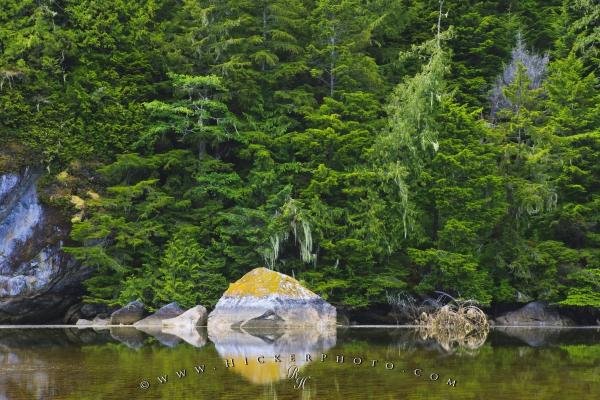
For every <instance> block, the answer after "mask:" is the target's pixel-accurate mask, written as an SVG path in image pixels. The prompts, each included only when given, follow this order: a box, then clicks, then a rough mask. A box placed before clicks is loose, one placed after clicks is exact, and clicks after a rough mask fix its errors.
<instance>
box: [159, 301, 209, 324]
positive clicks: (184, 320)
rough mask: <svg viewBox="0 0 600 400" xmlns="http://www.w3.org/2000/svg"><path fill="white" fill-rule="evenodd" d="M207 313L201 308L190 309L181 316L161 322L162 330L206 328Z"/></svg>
mask: <svg viewBox="0 0 600 400" xmlns="http://www.w3.org/2000/svg"><path fill="white" fill-rule="evenodd" d="M207 319H208V313H207V312H206V308H204V307H203V306H196V307H192V308H190V309H189V310H187V311H186V312H184V313H183V314H181V315H179V316H177V317H175V318H168V319H163V320H162V326H163V328H187V327H196V326H206V320H207Z"/></svg>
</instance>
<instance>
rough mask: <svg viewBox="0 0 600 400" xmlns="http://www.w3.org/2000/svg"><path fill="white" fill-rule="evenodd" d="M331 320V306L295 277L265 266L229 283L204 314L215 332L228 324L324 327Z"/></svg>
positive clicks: (231, 325)
mask: <svg viewBox="0 0 600 400" xmlns="http://www.w3.org/2000/svg"><path fill="white" fill-rule="evenodd" d="M335 324H336V310H335V307H333V306H332V305H331V304H329V303H327V302H326V301H325V300H323V299H322V298H320V297H319V296H317V295H316V294H315V293H313V292H311V291H310V290H308V289H306V288H305V287H303V286H302V285H301V284H300V282H298V281H297V280H295V279H293V278H291V277H289V276H287V275H284V274H281V273H279V272H275V271H271V270H269V269H266V268H256V269H253V270H252V271H250V272H248V273H247V274H246V275H244V276H243V277H242V278H240V279H239V280H238V281H236V282H235V283H232V284H230V285H229V289H227V291H226V292H225V293H224V294H223V296H222V297H221V299H220V300H219V302H218V303H217V305H216V306H215V309H214V310H213V312H211V313H210V315H209V316H208V330H209V332H211V331H212V332H213V333H214V334H216V335H219V331H223V332H226V331H228V330H229V329H230V328H231V327H241V328H254V327H263V328H273V327H281V328H289V327H310V328H311V329H316V330H327V329H328V328H329V327H331V326H335Z"/></svg>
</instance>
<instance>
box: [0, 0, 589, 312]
mask: <svg viewBox="0 0 600 400" xmlns="http://www.w3.org/2000/svg"><path fill="white" fill-rule="evenodd" d="M596 3H597V2H594V1H590V0H577V1H566V0H565V1H562V0H552V1H539V0H527V1H521V2H514V1H500V2H497V1H487V0H466V1H458V0H446V1H444V2H440V1H439V0H437V1H436V0H423V1H395V0H373V1H359V0H335V1H320V0H319V1H303V0H285V1H284V0H260V1H250V0H242V1H237V0H236V1H233V0H205V1H200V2H199V1H195V0H184V1H173V0H133V1H124V0H115V1H113V2H111V4H110V7H106V6H104V5H103V4H101V3H99V2H95V1H91V0H83V1H75V0H63V1H60V2H57V1H50V0H39V1H31V0H25V1H16V0H5V1H4V2H3V7H2V10H0V170H2V171H4V170H14V169H18V168H20V167H23V166H24V165H29V164H32V163H37V164H39V165H36V166H37V167H42V168H44V169H45V170H46V171H48V174H47V176H45V177H44V182H45V185H46V186H47V188H46V191H47V192H48V193H47V195H46V196H45V197H47V198H48V199H49V200H50V201H51V202H52V203H53V204H69V200H70V197H69V196H70V195H74V194H76V195H78V196H82V197H85V198H86V202H85V208H84V209H83V210H82V211H81V212H82V213H83V214H82V216H83V218H82V219H81V220H80V221H78V222H77V219H76V220H75V221H76V222H75V223H74V224H73V227H72V232H71V237H72V239H73V242H72V243H69V245H70V246H69V247H68V248H67V251H69V252H70V253H71V254H73V255H74V256H75V257H76V258H77V259H78V260H79V261H80V262H82V263H84V264H86V265H89V266H90V267H93V268H94V270H95V273H94V276H93V277H92V278H90V279H89V280H88V281H87V282H86V287H87V293H86V300H88V301H94V302H106V303H110V304H122V303H124V302H127V301H129V300H131V299H134V298H140V299H142V300H144V302H146V303H148V304H149V305H150V306H152V307H158V306H160V305H161V304H163V303H165V302H169V301H172V300H177V301H179V302H180V303H181V304H183V305H186V306H188V305H193V304H195V303H204V304H205V305H212V304H214V302H215V301H216V300H217V299H218V297H219V295H220V293H221V292H222V290H223V289H224V288H225V286H226V282H229V281H232V280H235V279H237V278H239V277H240V276H241V275H242V274H243V273H245V272H247V271H248V270H250V269H251V268H254V267H256V266H259V265H262V264H266V265H267V266H269V267H271V268H273V269H277V270H279V271H282V272H285V273H288V274H291V275H294V276H296V277H298V278H299V279H301V280H302V281H303V282H304V283H305V284H306V285H307V286H309V287H310V288H311V289H313V290H315V291H316V292H318V293H319V294H320V295H322V296H324V297H325V298H327V299H328V300H329V301H331V302H333V303H335V304H339V305H345V306H349V307H355V308H361V307H368V306H370V305H372V304H376V303H382V302H385V301H386V293H392V292H394V291H398V290H403V291H407V292H412V294H419V295H422V296H427V295H431V294H432V293H433V292H435V291H437V290H443V291H446V292H448V293H450V294H451V295H453V296H456V297H463V298H466V297H472V298H475V299H476V300H478V301H480V302H481V303H483V304H490V303H492V302H515V301H525V300H528V299H544V300H548V301H551V302H556V303H560V304H564V305H573V306H598V303H599V302H600V301H599V299H598V296H597V293H598V286H597V278H598V274H597V271H598V268H599V261H598V260H599V259H600V252H599V250H598V249H599V247H600V221H599V220H598V215H600V194H599V192H598V188H600V181H599V180H600V169H599V168H600V163H598V159H600V130H599V129H600V95H599V94H598V93H599V92H598V85H599V83H598V65H599V64H598V45H597V44H598V23H597V20H598V18H599V15H600V13H599V8H598V5H597V4H596ZM517 37H518V38H519V39H518V40H517V44H516V46H515V38H517ZM521 39H522V40H521ZM536 54H543V56H536ZM511 55H512V59H511ZM546 55H547V56H546ZM548 60H550V61H549V62H548ZM498 77H500V78H498ZM494 83H495V86H494ZM490 100H493V101H490ZM500 100H501V101H500ZM60 171H62V172H60ZM59 172H60V174H59ZM65 173H66V174H67V176H72V177H76V178H74V179H66V180H61V178H59V177H60V176H63V177H64V174H65ZM63 181H65V182H67V181H68V184H66V183H64V182H63ZM89 190H92V191H94V192H97V193H99V194H100V196H99V197H98V198H96V197H95V196H94V197H93V198H92V197H90V196H88V194H87V192H88V191H89ZM78 218H79V217H78Z"/></svg>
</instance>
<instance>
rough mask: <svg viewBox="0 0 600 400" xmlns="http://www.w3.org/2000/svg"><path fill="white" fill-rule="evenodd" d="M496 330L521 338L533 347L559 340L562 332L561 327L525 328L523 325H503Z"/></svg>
mask: <svg viewBox="0 0 600 400" xmlns="http://www.w3.org/2000/svg"><path fill="white" fill-rule="evenodd" d="M496 330H498V331H500V332H502V333H504V334H506V335H508V336H510V337H513V338H515V339H519V340H520V341H521V342H524V343H526V344H527V345H529V346H531V347H543V346H546V345H548V344H550V343H552V342H557V341H558V338H559V337H560V334H561V332H562V331H561V329H560V328H536V327H533V328H527V327H525V328H523V327H502V326H499V327H497V328H496Z"/></svg>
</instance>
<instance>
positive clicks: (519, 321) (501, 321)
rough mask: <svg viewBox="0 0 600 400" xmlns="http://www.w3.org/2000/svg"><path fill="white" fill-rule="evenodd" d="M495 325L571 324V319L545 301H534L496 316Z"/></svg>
mask: <svg viewBox="0 0 600 400" xmlns="http://www.w3.org/2000/svg"><path fill="white" fill-rule="evenodd" d="M495 325H502V326H506V325H510V326H571V325H573V321H571V320H570V319H569V318H566V317H564V316H562V315H560V314H559V313H558V312H557V311H555V310H552V309H551V308H550V307H549V306H548V305H547V304H546V303H544V302H541V301H534V302H532V303H529V304H526V305H525V306H523V307H521V308H519V309H518V310H515V311H510V312H507V313H506V314H503V315H501V316H499V317H497V318H496V320H495Z"/></svg>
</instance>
